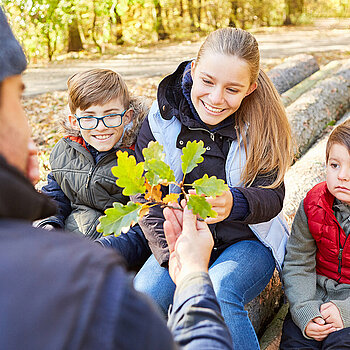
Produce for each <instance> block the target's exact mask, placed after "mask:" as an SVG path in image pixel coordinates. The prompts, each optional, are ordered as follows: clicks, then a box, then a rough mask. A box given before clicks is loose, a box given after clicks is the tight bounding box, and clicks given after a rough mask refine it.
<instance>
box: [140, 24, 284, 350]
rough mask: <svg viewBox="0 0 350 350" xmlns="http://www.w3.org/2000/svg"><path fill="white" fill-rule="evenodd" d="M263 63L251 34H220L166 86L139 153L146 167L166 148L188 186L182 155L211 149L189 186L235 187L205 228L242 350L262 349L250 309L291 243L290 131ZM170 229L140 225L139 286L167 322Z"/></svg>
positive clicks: (150, 222) (219, 289)
mask: <svg viewBox="0 0 350 350" xmlns="http://www.w3.org/2000/svg"><path fill="white" fill-rule="evenodd" d="M259 60H260V57H259V49H258V44H257V42H256V40H255V38H254V37H253V36H252V35H251V34H249V33H248V32H246V31H244V30H240V29H233V28H225V29H220V30H217V31H215V32H213V33H211V34H210V35H209V36H208V38H207V39H206V41H205V42H204V44H203V45H202V47H201V48H200V50H199V53H198V55H197V58H196V59H195V60H193V61H187V62H183V63H181V64H180V66H179V67H178V68H177V70H176V71H175V72H174V73H173V74H171V75H169V76H167V77H166V78H164V79H163V81H162V82H161V83H160V85H159V88H158V93H157V102H156V103H154V104H153V106H152V108H151V111H150V113H149V114H148V118H147V119H146V120H145V122H144V123H143V125H142V127H141V131H140V134H139V136H138V140H137V143H136V149H135V150H136V156H137V158H138V161H143V156H142V149H143V148H144V147H146V146H147V145H148V143H149V142H150V141H152V140H157V141H159V142H160V143H161V144H162V145H163V146H164V150H165V153H166V160H167V162H168V163H169V165H170V166H171V167H172V169H173V170H174V171H175V174H177V177H178V179H181V178H182V174H181V159H180V157H181V149H182V148H183V147H184V146H185V145H186V143H187V142H188V141H193V140H197V141H199V140H203V142H204V147H205V148H206V152H205V154H204V155H203V157H204V161H203V162H202V163H200V164H198V166H197V167H196V168H194V169H193V171H192V172H191V173H189V174H187V175H186V179H185V183H192V182H193V181H194V180H196V179H198V178H201V177H202V176H203V175H204V174H208V175H209V176H214V175H215V176H216V177H217V178H220V179H223V180H224V181H226V183H227V184H228V185H229V191H226V192H224V193H223V194H222V195H221V196H218V197H215V198H211V197H208V198H207V201H208V202H209V203H210V204H211V205H212V207H213V209H214V210H215V211H216V212H217V213H218V216H217V217H216V218H210V219H207V220H206V221H207V223H209V224H210V229H211V232H212V234H213V237H214V241H215V245H214V249H213V251H212V255H211V266H210V270H209V274H210V277H211V279H212V282H213V285H214V289H215V292H216V295H217V297H218V300H219V304H220V307H221V310H222V314H223V316H224V319H225V321H226V323H227V325H228V327H229V329H230V332H231V335H232V340H233V344H234V346H235V348H237V349H250V350H252V349H258V348H259V343H258V340H257V337H256V334H255V332H254V329H253V327H252V324H251V322H250V320H249V318H248V314H247V311H245V310H244V305H245V304H246V303H248V302H249V301H250V300H252V299H253V298H255V297H256V296H257V295H259V293H260V292H261V291H262V290H263V289H264V288H265V286H266V285H267V283H268V282H269V280H270V278H271V276H272V274H273V271H274V269H275V267H276V266H277V268H278V269H280V268H281V265H282V262H283V257H284V251H285V244H286V240H287V237H288V228H287V225H286V223H285V221H284V219H283V216H282V214H281V210H282V204H283V198H284V192H285V191H284V185H283V177H284V174H285V172H286V170H287V168H288V166H289V164H290V160H291V149H290V145H291V132H290V126H289V124H288V121H287V117H286V114H285V111H284V108H283V106H282V104H281V101H280V98H279V95H278V93H277V92H276V90H275V88H274V86H273V85H272V83H271V82H270V80H269V78H268V77H267V76H266V75H265V73H264V72H263V71H262V70H261V69H260V67H259ZM163 190H164V191H168V189H163ZM138 199H139V198H138ZM163 221H164V218H163V215H162V209H161V208H157V207H154V208H152V209H151V210H150V212H149V214H148V215H146V216H145V217H144V218H143V219H142V220H141V222H140V225H141V227H142V229H143V231H144V233H145V235H146V237H147V239H148V241H149V245H150V248H151V250H152V252H153V255H152V256H151V257H150V258H149V260H148V261H147V262H146V264H145V265H144V266H143V268H142V269H141V270H140V271H139V273H138V274H137V276H136V277H135V282H134V283H135V287H136V288H137V289H138V290H140V291H143V292H145V293H147V294H149V295H150V296H151V297H152V298H153V299H155V300H156V301H157V302H158V304H159V305H160V306H161V308H162V309H163V311H164V312H165V313H166V312H167V309H168V306H169V304H170V303H171V301H172V297H173V293H174V290H175V285H174V284H173V283H172V281H171V279H170V277H169V274H168V271H167V269H166V266H167V262H168V258H169V255H168V254H169V253H168V248H167V243H166V240H165V237H164V233H163Z"/></svg>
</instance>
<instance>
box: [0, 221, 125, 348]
mask: <svg viewBox="0 0 350 350" xmlns="http://www.w3.org/2000/svg"><path fill="white" fill-rule="evenodd" d="M120 262H121V258H119V256H118V255H117V254H116V253H115V252H114V251H112V250H109V249H106V248H103V247H102V246H100V245H98V244H97V243H93V242H91V241H88V240H87V239H84V238H83V237H82V238H80V237H79V236H77V237H75V236H74V235H72V234H71V233H67V232H63V231H55V232H53V231H45V230H41V229H37V228H33V227H32V226H31V225H30V224H29V223H26V222H23V221H22V222H21V221H15V220H0V266H1V268H0V279H1V285H2V288H1V289H0V310H2V312H1V313H0V323H1V324H2V325H4V327H3V329H2V335H1V334H0V347H1V346H5V345H6V348H8V349H15V348H17V349H19V348H28V349H39V348H45V349H59V348H63V347H65V348H66V347H67V348H68V347H70V348H75V347H74V346H73V345H74V344H76V342H78V343H81V341H83V340H84V339H89V344H90V345H91V344H95V347H94V346H92V345H91V346H89V347H85V348H86V349H91V348H105V347H104V346H103V345H101V346H100V347H99V346H97V344H99V343H100V342H101V341H102V340H103V339H102V340H101V339H98V338H96V337H94V336H93V334H95V333H93V334H92V335H91V329H92V328H94V329H96V327H97V328H98V332H103V329H107V328H108V327H110V326H109V324H108V322H109V321H110V320H116V319H117V318H118V315H119V313H120V312H121V306H120V304H121V301H122V300H123V299H124V294H125V292H126V290H128V288H129V287H128V285H129V284H130V281H129V280H130V279H129V277H128V276H127V274H126V273H125V271H124V269H123V268H122V267H121V264H120ZM109 286H112V287H113V288H112V289H113V298H112V300H110V297H109V296H110V295H109V294H106V293H107V291H108V290H110V289H111V287H109ZM107 296H108V297H107ZM108 300H109V301H108ZM107 301H108V303H109V304H111V303H112V307H111V308H110V309H109V308H108V305H107ZM99 310H103V312H102V315H103V317H104V319H100V316H101V314H99ZM97 320H99V322H97ZM113 327H114V328H113ZM112 328H113V329H116V325H115V324H114V323H113V325H112ZM9 334H11V337H8V336H7V335H9ZM112 340H113V337H112V336H110V337H109V338H108V339H105V341H110V342H111V341H112ZM62 344H66V345H67V344H70V345H69V346H68V345H67V346H64V345H62ZM4 348H5V347H4Z"/></svg>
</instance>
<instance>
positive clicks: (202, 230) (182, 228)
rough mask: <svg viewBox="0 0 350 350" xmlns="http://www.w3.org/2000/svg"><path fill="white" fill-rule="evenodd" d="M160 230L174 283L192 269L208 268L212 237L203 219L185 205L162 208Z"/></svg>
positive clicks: (194, 270) (200, 270)
mask: <svg viewBox="0 0 350 350" xmlns="http://www.w3.org/2000/svg"><path fill="white" fill-rule="evenodd" d="M164 217H165V219H166V221H165V222H164V232H165V237H166V239H167V242H168V246H169V252H170V258H169V274H170V277H171V278H172V280H173V281H174V283H175V284H178V283H179V282H180V281H181V280H182V279H183V278H184V277H185V276H186V275H188V274H190V273H192V272H208V264H209V259H210V254H211V251H212V249H213V245H214V241H213V237H212V234H211V232H210V230H209V228H208V226H207V224H206V223H205V222H203V221H197V219H196V217H195V216H194V215H193V214H192V211H190V210H189V209H188V208H187V207H185V209H184V211H183V212H182V211H181V210H176V209H170V208H165V209H164Z"/></svg>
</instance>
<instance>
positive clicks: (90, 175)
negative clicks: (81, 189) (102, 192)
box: [85, 153, 111, 206]
mask: <svg viewBox="0 0 350 350" xmlns="http://www.w3.org/2000/svg"><path fill="white" fill-rule="evenodd" d="M110 154H111V153H108V154H106V155H105V156H103V157H102V158H101V159H100V160H99V161H98V162H97V163H96V164H95V165H93V166H92V167H91V168H90V170H89V172H88V175H87V181H86V185H85V188H86V189H87V192H88V197H89V202H90V205H91V206H93V198H92V193H91V189H89V185H90V181H91V179H92V175H93V173H94V172H95V170H96V169H97V167H98V165H99V164H100V163H101V162H102V161H103V160H104V159H105V158H107V157H108V156H110Z"/></svg>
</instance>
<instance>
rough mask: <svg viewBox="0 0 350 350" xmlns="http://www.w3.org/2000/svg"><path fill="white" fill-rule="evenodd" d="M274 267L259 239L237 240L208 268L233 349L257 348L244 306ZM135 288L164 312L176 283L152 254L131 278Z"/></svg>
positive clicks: (255, 337)
mask: <svg viewBox="0 0 350 350" xmlns="http://www.w3.org/2000/svg"><path fill="white" fill-rule="evenodd" d="M274 269H275V260H274V258H273V256H272V253H271V252H270V250H269V249H268V248H266V247H265V246H264V245H263V244H262V243H261V242H260V241H240V242H238V243H235V244H233V245H231V246H229V247H228V248H226V249H225V250H224V251H223V252H222V253H221V255H220V256H219V257H218V258H217V259H216V260H215V262H214V263H213V264H212V265H211V266H210V268H209V275H210V278H211V280H212V282H213V286H214V290H215V294H216V296H217V299H218V301H219V304H220V307H221V312H222V315H223V317H224V319H225V322H226V324H227V326H228V328H229V330H230V332H231V336H232V341H233V345H234V348H235V349H239V350H245V349H247V350H254V349H259V348H260V347H259V342H258V339H257V336H256V334H255V331H254V328H253V326H252V324H251V322H250V320H249V318H248V312H247V311H246V310H244V305H245V304H247V303H248V302H249V301H251V300H252V299H254V298H255V297H256V296H258V295H259V294H260V293H261V292H262V290H263V289H264V288H265V286H266V285H267V284H268V282H269V281H270V279H271V277H272V274H273V271H274ZM134 286H135V288H136V289H137V290H139V291H141V292H144V293H146V294H148V295H149V296H150V297H151V298H153V299H154V300H155V301H156V302H157V304H158V305H159V306H160V308H161V309H162V310H163V312H164V313H165V314H167V311H168V307H169V305H170V304H171V303H172V300H173V295H174V291H175V284H174V283H173V281H172V280H171V278H170V276H169V273H168V270H167V269H166V268H164V267H161V266H160V265H159V264H158V262H157V261H156V259H155V258H154V256H153V255H151V257H150V258H149V259H148V260H147V261H146V263H145V264H144V266H143V267H142V268H141V270H140V271H139V272H138V274H137V275H136V276H135V279H134Z"/></svg>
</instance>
